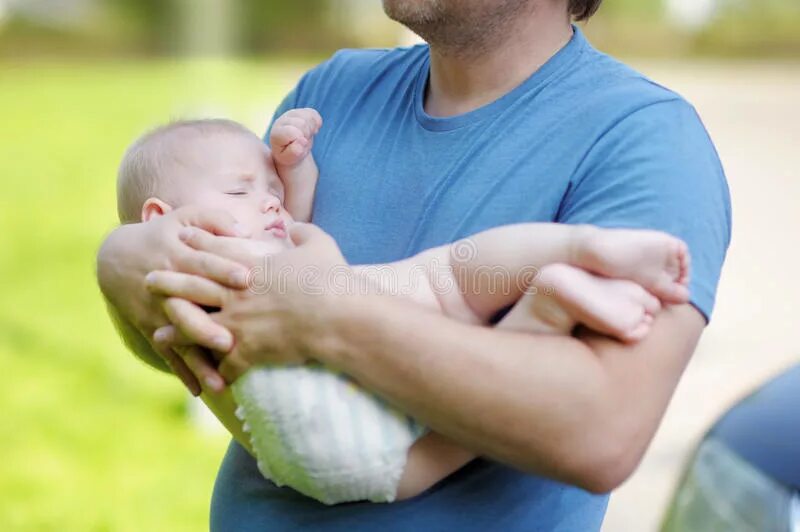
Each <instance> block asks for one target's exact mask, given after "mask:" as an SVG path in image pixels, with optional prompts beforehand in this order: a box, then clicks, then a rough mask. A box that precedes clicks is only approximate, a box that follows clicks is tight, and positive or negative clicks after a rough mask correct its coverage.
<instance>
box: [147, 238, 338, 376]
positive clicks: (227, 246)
mask: <svg viewBox="0 0 800 532" xmlns="http://www.w3.org/2000/svg"><path fill="white" fill-rule="evenodd" d="M181 237H182V238H183V239H184V241H185V242H186V243H187V244H188V245H189V246H191V247H192V248H194V249H195V250H197V251H199V252H202V253H212V254H216V255H218V256H220V257H225V258H226V259H229V260H233V261H236V262H238V263H240V264H242V265H244V266H247V267H248V268H249V270H250V282H249V287H248V288H247V289H231V288H228V287H225V286H222V285H221V284H219V283H216V282H212V281H210V280H208V279H203V278H200V277H197V276H192V275H181V274H177V273H175V272H170V271H155V272H152V273H150V274H149V275H148V276H147V288H148V289H149V290H150V291H151V292H152V293H153V294H156V295H158V296H161V297H166V298H167V299H166V300H165V302H164V308H165V311H166V314H167V315H168V317H169V320H170V322H172V324H173V325H174V326H172V327H170V326H168V327H164V328H161V329H159V330H157V331H156V332H155V335H154V338H155V339H156V341H158V342H159V343H160V344H161V345H165V346H173V347H175V346H182V345H183V346H185V345H193V344H196V345H200V346H203V347H207V348H209V349H212V350H214V352H215V353H216V356H217V357H218V359H219V360H220V361H221V363H220V365H219V372H220V374H221V375H222V376H223V377H225V378H226V380H227V381H228V382H233V381H234V380H236V379H237V378H238V377H239V376H241V375H242V374H243V373H244V372H245V371H247V370H248V369H249V368H250V367H252V366H254V365H257V364H265V363H272V364H302V363H304V362H306V361H307V359H308V358H309V357H310V356H311V354H312V353H313V352H314V351H315V345H316V343H318V342H321V341H324V339H325V338H326V337H327V335H326V334H325V326H326V325H327V324H326V323H325V321H324V320H321V319H316V318H317V317H318V316H320V314H321V310H322V308H323V307H325V306H329V305H331V304H332V302H331V300H332V298H330V297H329V295H330V294H331V293H332V292H333V291H335V288H336V286H337V284H336V283H337V282H345V281H346V280H347V279H348V276H349V274H350V269H349V267H348V266H347V265H346V263H345V261H344V258H343V257H342V254H341V252H340V251H339V248H338V246H337V245H336V242H334V240H333V239H332V238H331V237H330V236H328V235H327V234H326V233H324V232H323V231H322V230H321V229H319V228H318V227H316V226H314V225H310V224H295V225H294V226H292V229H291V237H292V239H293V241H294V243H295V244H296V246H297V247H296V248H294V249H292V250H289V251H286V252H283V253H280V254H277V255H269V256H265V255H263V254H259V253H254V251H253V248H252V246H249V245H244V244H243V243H242V242H241V241H239V240H236V239H229V238H221V237H215V236H214V235H211V234H209V233H207V232H205V231H200V230H196V229H193V230H185V231H183V232H182V233H181ZM337 276H338V277H339V278H338V279H337ZM341 288H344V286H343V285H342V286H341ZM199 305H203V306H206V307H209V306H210V307H218V308H219V309H220V311H219V312H215V313H212V314H207V313H206V312H205V311H204V310H203V308H201V307H200V306H199ZM220 326H222V327H224V328H225V329H226V330H227V331H229V335H230V336H228V338H232V339H233V341H232V342H230V343H229V344H228V345H222V344H223V342H224V338H223V337H219V336H218V335H217V333H218V330H219V328H220Z"/></svg>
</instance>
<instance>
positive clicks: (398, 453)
mask: <svg viewBox="0 0 800 532" xmlns="http://www.w3.org/2000/svg"><path fill="white" fill-rule="evenodd" d="M232 388H233V396H234V398H235V399H236V402H237V404H238V405H239V408H238V409H237V411H236V415H237V416H238V417H239V418H240V419H241V420H242V421H243V422H244V428H245V431H247V432H248V433H249V434H250V440H251V443H252V447H253V450H254V452H255V454H256V458H257V461H258V468H259V470H260V471H261V473H262V474H263V475H264V476H265V477H267V478H268V479H270V480H272V481H273V482H275V484H277V485H278V486H284V485H285V486H289V487H291V488H293V489H295V490H297V491H299V492H300V493H303V494H304V495H307V496H309V497H313V498H314V499H317V500H318V501H320V502H323V503H325V504H336V503H341V502H350V501H361V500H369V501H372V502H392V501H393V500H394V499H395V496H396V494H397V487H398V484H399V482H400V477H401V475H402V473H403V469H404V468H405V464H406V457H407V454H408V450H409V448H410V447H411V445H412V444H413V443H414V442H415V441H416V440H417V439H418V438H419V437H420V436H421V435H422V434H423V433H424V432H425V428H424V427H422V426H421V425H419V424H418V423H416V422H415V421H414V420H413V419H411V418H410V417H408V416H406V415H405V414H403V413H401V412H399V411H398V410H396V409H394V408H392V407H391V406H389V405H388V404H386V403H385V402H384V401H383V400H381V399H380V398H378V397H376V396H375V395H373V394H371V393H369V392H367V391H366V390H364V389H362V388H360V387H359V386H358V385H356V384H355V383H353V381H352V380H351V379H349V378H348V377H347V376H346V375H344V374H340V373H335V372H333V371H330V370H328V369H326V368H324V367H322V366H319V365H307V366H299V367H269V368H267V367H258V368H254V369H251V370H250V371H248V372H247V373H246V374H245V375H243V376H242V377H241V378H239V379H238V380H237V381H236V382H235V383H234V384H233V387H232Z"/></svg>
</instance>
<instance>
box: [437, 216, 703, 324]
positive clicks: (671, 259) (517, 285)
mask: <svg viewBox="0 0 800 532" xmlns="http://www.w3.org/2000/svg"><path fill="white" fill-rule="evenodd" d="M448 258H449V262H450V265H451V267H452V272H453V276H454V278H455V280H456V283H457V285H458V288H459V290H460V293H461V295H462V296H463V298H464V301H465V302H466V304H467V305H468V306H469V307H470V308H471V309H472V311H473V312H474V313H475V315H476V316H477V317H478V318H479V319H480V320H482V321H486V320H488V319H489V318H490V317H491V316H493V315H494V314H495V313H496V312H497V311H498V310H500V309H502V308H505V307H507V306H509V305H512V304H514V303H515V302H516V301H517V300H518V299H519V298H520V297H521V296H522V294H523V293H524V292H525V291H526V290H527V288H528V287H529V286H530V283H531V282H532V279H533V278H534V277H536V276H537V275H538V273H539V271H540V270H541V269H542V268H544V267H545V266H547V265H548V264H554V263H564V264H570V265H572V266H575V267H578V268H582V269H585V270H587V271H590V272H592V273H596V274H599V275H602V276H605V277H610V278H614V279H626V280H629V281H633V282H635V283H637V284H639V285H641V286H642V287H643V288H645V289H646V290H647V291H649V292H650V293H652V294H653V295H655V296H656V297H658V298H660V299H662V300H663V301H664V302H666V303H685V302H686V301H687V300H688V296H689V294H688V288H687V286H688V281H689V254H688V250H687V248H686V244H684V243H683V242H682V241H680V240H679V239H677V238H674V237H672V236H670V235H667V234H665V233H660V232H658V231H646V230H629V229H601V228H597V227H592V226H572V225H563V224H552V223H540V224H519V225H509V226H503V227H498V228H495V229H490V230H488V231H484V232H482V233H478V234H477V235H474V236H472V237H469V238H467V239H464V240H462V241H459V242H456V243H455V244H453V245H452V246H451V247H450V250H449V257H448Z"/></svg>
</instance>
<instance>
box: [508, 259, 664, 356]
mask: <svg viewBox="0 0 800 532" xmlns="http://www.w3.org/2000/svg"><path fill="white" fill-rule="evenodd" d="M533 284H534V286H535V287H536V293H535V294H527V295H525V296H523V299H525V298H542V299H543V298H551V303H552V302H555V303H557V304H558V306H560V307H561V308H562V309H563V310H564V311H565V312H566V313H567V314H568V315H569V316H570V317H571V318H572V319H573V320H574V321H575V322H577V323H580V324H582V325H584V326H586V327H588V328H589V329H591V330H593V331H596V332H598V333H601V334H606V335H608V336H612V337H614V338H617V339H619V340H622V341H623V342H638V341H639V340H642V339H643V338H644V337H645V336H647V334H648V333H649V332H650V327H651V325H652V324H653V320H654V316H655V314H656V313H658V312H659V310H661V303H660V302H659V300H658V298H656V297H655V296H653V295H652V294H650V293H649V292H648V291H647V290H645V289H644V288H642V286H640V285H639V284H637V283H636V282H633V281H627V280H622V279H607V278H604V277H599V276H596V275H592V274H591V273H589V272H587V271H585V270H582V269H580V268H576V267H574V266H569V265H567V264H551V265H549V266H546V267H544V268H542V270H541V272H540V273H539V275H538V276H537V278H536V280H535V281H534V283H533ZM523 299H521V300H520V303H521V302H522V301H523Z"/></svg>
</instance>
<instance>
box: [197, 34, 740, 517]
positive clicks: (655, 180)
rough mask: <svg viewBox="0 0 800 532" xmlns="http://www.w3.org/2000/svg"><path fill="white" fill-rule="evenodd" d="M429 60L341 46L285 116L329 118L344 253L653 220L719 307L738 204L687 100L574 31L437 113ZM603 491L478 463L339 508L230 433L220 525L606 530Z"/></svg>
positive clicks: (698, 301) (328, 179)
mask: <svg viewBox="0 0 800 532" xmlns="http://www.w3.org/2000/svg"><path fill="white" fill-rule="evenodd" d="M428 72H429V50H428V47H427V46H425V45H420V46H414V47H410V48H399V49H393V50H345V51H341V52H339V53H337V54H336V55H334V56H333V58H331V59H330V60H329V61H327V62H326V63H323V64H322V65H320V66H318V67H317V68H315V69H314V70H312V71H310V72H308V73H307V74H306V75H305V76H304V77H303V78H302V80H301V81H300V83H299V84H298V85H297V87H296V89H295V90H294V91H293V92H292V93H291V94H290V95H289V96H288V97H287V98H286V100H285V101H284V103H283V105H282V106H281V108H280V109H279V110H278V113H281V112H283V111H285V110H286V109H289V108H295V107H314V108H316V109H317V110H319V111H320V113H321V114H322V116H323V119H324V126H323V128H322V131H321V132H320V133H319V135H318V136H317V138H316V139H315V141H314V156H315V157H316V160H317V164H318V165H319V169H320V181H319V185H318V188H317V193H316V200H315V204H314V222H315V223H316V224H318V225H320V226H321V227H322V228H323V229H325V230H326V231H328V232H329V233H330V234H331V235H332V236H333V237H334V238H335V239H336V241H337V242H338V243H339V246H340V247H341V249H342V252H343V253H344V256H345V257H346V258H347V259H348V261H350V262H351V263H354V264H359V263H379V262H388V261H394V260H398V259H402V258H405V257H408V256H410V255H412V254H414V253H417V252H419V251H420V250H423V249H427V248H430V247H434V246H439V245H442V244H445V243H449V242H453V241H455V240H457V239H459V238H462V237H465V236H468V235H471V234H473V233H476V232H479V231H482V230H484V229H487V228H490V227H494V226H498V225H504V224H510V223H518V222H562V223H570V224H574V223H591V224H595V225H600V226H608V227H639V228H645V227H646V228H654V229H659V230H662V231H666V232H669V233H672V234H674V235H677V236H679V237H681V238H683V239H684V240H685V241H686V242H687V243H688V245H689V248H690V250H691V253H692V267H693V271H692V283H691V293H692V296H691V297H692V303H693V304H694V305H695V306H696V307H697V308H698V309H699V310H700V311H701V312H702V313H703V314H704V315H705V316H706V317H707V318H708V317H709V316H710V315H711V311H712V308H713V306H714V296H715V292H716V287H717V281H718V279H719V274H720V268H721V266H722V263H723V259H724V257H725V252H726V250H727V247H728V242H729V239H730V225H731V220H730V216H731V215H730V202H729V196H728V188H727V184H726V181H725V176H724V174H723V171H722V168H721V165H720V162H719V159H718V157H717V154H716V152H715V150H714V146H713V145H712V143H711V140H710V139H709V137H708V134H707V133H706V131H705V129H704V127H703V125H702V123H701V121H700V119H699V118H698V116H697V114H696V113H695V111H694V109H693V108H692V107H691V106H690V105H689V104H688V103H686V101H685V100H683V99H682V98H681V97H680V96H678V95H677V94H675V93H673V92H671V91H669V90H667V89H665V88H663V87H661V86H659V85H657V84H655V83H653V82H651V81H649V80H648V79H646V78H645V77H643V76H642V75H640V74H638V73H636V72H634V71H633V70H631V69H630V68H628V67H626V66H624V65H622V64H620V63H619V62H617V61H615V60H613V59H611V58H610V57H608V56H606V55H604V54H601V53H599V52H598V51H596V50H595V49H593V48H592V47H591V45H590V44H589V43H588V42H587V41H586V39H585V38H584V36H583V35H582V33H581V31H580V30H579V29H577V28H576V29H575V35H574V37H573V38H572V40H571V41H570V42H569V44H568V45H567V46H566V47H565V48H563V49H562V50H561V51H560V52H559V53H558V54H557V55H555V56H554V57H553V58H552V59H551V60H550V61H549V62H548V63H547V64H545V65H544V66H543V67H542V68H541V69H539V70H538V71H537V72H536V73H535V74H533V75H532V76H531V77H530V78H529V79H527V80H526V81H525V82H524V83H522V85H520V86H519V87H517V88H516V89H514V90H513V91H511V92H510V93H508V94H507V95H505V96H503V97H502V98H500V99H499V100H497V101H495V102H493V103H490V104H488V105H486V106H484V107H481V108H480V109H477V110H475V111H472V112H469V113H466V114H463V115H459V116H455V117H449V118H436V117H432V116H429V115H428V114H426V113H425V110H424V107H423V98H424V94H425V88H426V83H427V79H428ZM276 116H277V114H276ZM497 356H503V354H502V353H498V354H497ZM607 502H608V498H607V496H598V495H592V494H590V493H587V492H586V491H583V490H581V489H578V488H575V487H572V486H567V485H564V484H561V483H558V482H554V481H552V480H548V479H545V478H542V477H538V476H533V475H527V474H523V473H520V472H518V471H515V470H514V469H511V468H509V467H506V466H504V465H500V464H498V463H495V462H492V461H488V460H483V459H479V460H476V461H474V462H473V463H471V464H469V465H468V466H466V467H464V468H463V469H461V470H460V471H458V472H457V473H455V474H454V475H452V476H450V477H449V478H447V479H445V480H444V481H442V482H440V483H439V484H437V485H436V486H434V487H433V488H432V489H430V490H428V491H426V492H425V493H423V494H421V495H420V496H418V497H416V498H413V499H411V500H408V501H403V502H399V503H394V504H371V503H352V504H343V505H338V506H333V507H328V506H325V505H323V504H320V503H318V502H316V501H314V500H312V499H309V498H306V497H304V496H302V495H299V494H298V493H296V492H294V491H293V490H291V489H288V488H277V487H275V486H274V485H273V484H271V483H270V482H269V481H267V480H264V479H263V478H262V477H261V475H260V474H259V472H258V469H257V468H256V464H255V462H254V461H253V459H252V458H250V456H249V455H248V454H247V452H246V451H244V450H243V449H242V448H241V447H240V446H239V445H237V444H235V443H232V444H231V446H230V448H229V450H228V453H227V455H226V456H225V459H224V461H223V463H222V467H221V469H220V472H219V476H218V478H217V482H216V486H215V490H214V496H213V501H212V511H211V529H212V530H213V531H218V532H223V531H225V532H227V531H234V530H235V531H251V530H253V531H255V530H293V529H298V528H301V527H308V528H309V529H311V530H325V531H338V530H348V531H351V530H381V531H383V532H389V531H392V530H443V531H451V530H460V531H469V530H475V531H484V530H504V531H514V530H525V531H529V530H537V531H579V532H586V531H590V530H597V529H599V528H600V524H601V522H602V520H603V515H604V514H605V510H606V505H607Z"/></svg>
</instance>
